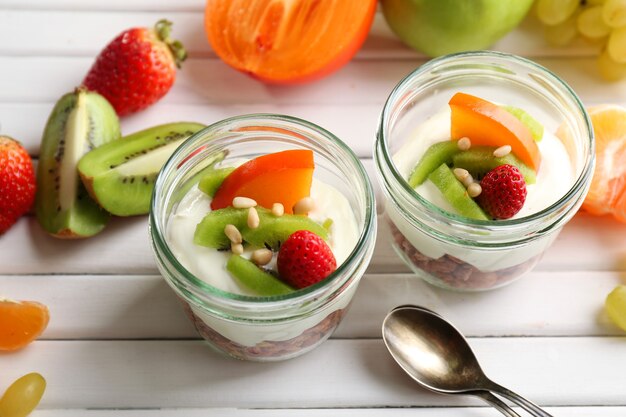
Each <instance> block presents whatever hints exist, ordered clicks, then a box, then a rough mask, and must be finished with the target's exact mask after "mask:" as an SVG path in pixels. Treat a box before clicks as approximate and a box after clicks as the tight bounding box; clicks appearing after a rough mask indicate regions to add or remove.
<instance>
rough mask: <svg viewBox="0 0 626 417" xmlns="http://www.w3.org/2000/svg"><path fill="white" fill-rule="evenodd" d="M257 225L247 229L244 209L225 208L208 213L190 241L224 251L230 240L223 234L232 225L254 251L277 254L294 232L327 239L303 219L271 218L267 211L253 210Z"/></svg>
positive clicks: (317, 226)
mask: <svg viewBox="0 0 626 417" xmlns="http://www.w3.org/2000/svg"><path fill="white" fill-rule="evenodd" d="M257 211H258V213H259V220H260V225H259V227H257V228H256V229H251V228H249V227H248V209H236V208H233V207H226V208H223V209H219V210H213V211H211V212H209V213H208V214H207V215H206V216H204V218H203V219H202V221H201V222H200V223H198V225H197V226H196V231H195V233H194V236H193V241H194V243H195V244H196V245H200V246H207V247H210V248H215V249H227V248H229V247H230V240H229V239H228V237H226V235H225V234H224V228H225V227H226V225H227V224H232V225H234V226H235V227H236V228H237V229H239V231H240V232H241V235H242V237H243V240H244V241H245V242H248V243H250V244H251V245H254V246H257V247H260V248H261V247H268V248H271V249H273V250H278V249H279V248H280V244H281V243H282V242H284V241H285V240H286V239H287V238H288V237H289V236H291V235H292V234H293V233H295V232H297V231H298V230H309V231H311V232H313V233H315V234H317V235H318V236H320V237H321V238H322V239H324V240H327V239H328V231H327V230H326V229H325V228H324V227H323V226H322V225H320V224H318V223H316V222H314V221H313V220H311V219H309V218H308V217H306V216H298V215H295V214H285V215H283V216H280V217H277V216H274V215H273V214H272V213H271V211H269V210H268V209H266V208H263V207H257Z"/></svg>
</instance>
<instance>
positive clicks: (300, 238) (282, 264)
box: [276, 230, 337, 288]
mask: <svg viewBox="0 0 626 417" xmlns="http://www.w3.org/2000/svg"><path fill="white" fill-rule="evenodd" d="M276 264H277V267H278V275H279V277H280V279H281V280H283V281H285V282H287V283H288V284H290V285H292V286H294V287H296V288H305V287H308V286H310V285H313V284H316V283H318V282H320V281H321V280H323V279H324V278H326V277H327V276H329V275H330V274H331V273H332V272H333V271H334V270H335V269H337V261H336V260H335V256H334V255H333V251H332V250H331V249H330V247H328V245H327V244H326V242H324V239H322V238H321V237H320V236H318V235H316V234H315V233H313V232H310V231H308V230H299V231H297V232H295V233H293V234H292V235H291V236H289V238H288V239H287V240H285V241H284V242H283V244H282V245H281V247H280V251H279V252H278V258H277V261H276Z"/></svg>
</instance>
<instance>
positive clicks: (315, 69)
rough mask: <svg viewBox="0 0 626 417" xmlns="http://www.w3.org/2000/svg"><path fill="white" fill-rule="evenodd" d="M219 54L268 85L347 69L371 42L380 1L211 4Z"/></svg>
mask: <svg viewBox="0 0 626 417" xmlns="http://www.w3.org/2000/svg"><path fill="white" fill-rule="evenodd" d="M205 3H206V7H205V15H204V27H205V31H206V35H207V38H208V40H209V42H210V44H211V46H212V48H213V50H214V51H215V53H216V54H217V55H218V56H219V57H220V58H221V59H222V60H223V61H224V62H226V63H227V64H228V65H230V66H231V67H233V68H235V69H237V70H239V71H241V72H243V73H246V74H249V75H251V76H252V77H254V78H257V79H260V80H263V81H265V82H270V83H277V84H297V83H304V82H309V81H312V80H316V79H319V78H322V77H324V76H326V75H329V74H331V73H332V72H334V71H336V70H338V69H339V68H341V67H342V66H343V65H345V64H346V63H347V62H348V61H349V60H350V59H351V58H352V56H353V55H354V54H355V53H356V52H357V51H358V50H359V48H360V47H361V45H362V44H363V42H364V41H365V39H366V37H367V35H368V33H369V30H370V27H371V25H372V21H373V19H374V15H375V12H376V5H377V3H378V2H377V1H376V0H325V1H321V0H207V1H206V2H205Z"/></svg>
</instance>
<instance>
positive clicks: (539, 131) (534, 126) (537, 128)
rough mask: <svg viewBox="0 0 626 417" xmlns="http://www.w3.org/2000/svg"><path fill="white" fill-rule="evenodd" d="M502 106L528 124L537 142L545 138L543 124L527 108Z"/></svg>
mask: <svg viewBox="0 0 626 417" xmlns="http://www.w3.org/2000/svg"><path fill="white" fill-rule="evenodd" d="M502 108H503V109H504V110H506V111H508V112H509V113H511V114H512V115H513V116H515V117H517V119H518V120H519V121H520V122H522V123H524V124H525V125H526V127H527V128H528V129H529V130H530V133H531V135H532V136H533V139H534V140H535V142H539V141H540V140H541V139H542V138H543V125H542V124H541V123H539V122H538V121H537V119H535V118H534V117H532V116H531V115H530V114H528V113H527V112H526V111H525V110H522V109H520V108H519V107H513V106H502Z"/></svg>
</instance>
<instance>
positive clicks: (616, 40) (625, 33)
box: [606, 26, 626, 63]
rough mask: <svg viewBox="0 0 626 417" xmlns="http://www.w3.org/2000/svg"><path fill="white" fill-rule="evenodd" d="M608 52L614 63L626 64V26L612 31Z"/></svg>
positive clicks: (607, 47)
mask: <svg viewBox="0 0 626 417" xmlns="http://www.w3.org/2000/svg"><path fill="white" fill-rule="evenodd" d="M606 50H607V51H608V53H609V56H610V57H611V59H613V61H615V62H620V63H626V26H624V27H623V28H619V29H613V30H612V31H611V34H610V35H609V41H608V42H607V44H606Z"/></svg>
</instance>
